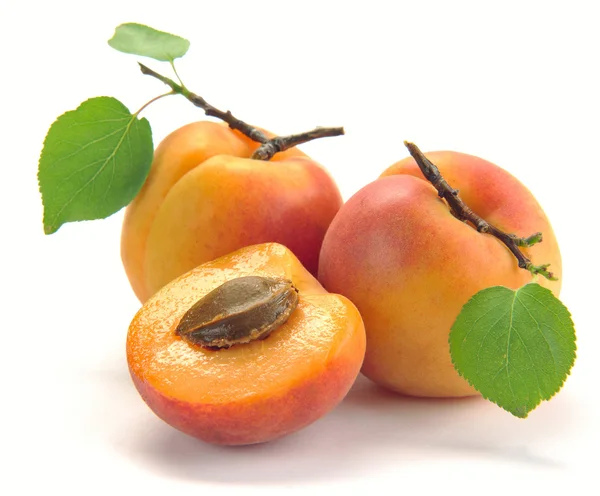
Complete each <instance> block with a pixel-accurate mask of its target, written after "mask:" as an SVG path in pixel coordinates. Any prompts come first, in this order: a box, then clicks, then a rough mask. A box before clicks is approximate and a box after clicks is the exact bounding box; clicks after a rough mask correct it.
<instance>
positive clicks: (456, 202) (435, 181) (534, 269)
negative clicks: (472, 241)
mask: <svg viewBox="0 0 600 496" xmlns="http://www.w3.org/2000/svg"><path fill="white" fill-rule="evenodd" d="M404 145H405V146H406V148H408V151H409V152H410V154H411V156H412V157H413V158H414V159H415V162H417V165H418V166H419V169H421V172H422V173H423V175H424V176H425V178H426V179H427V180H428V181H429V182H430V183H431V184H432V185H433V187H434V188H435V189H436V190H437V192H438V196H439V197H440V198H443V199H444V200H446V202H447V203H448V205H449V206H450V210H451V211H452V214H453V215H454V216H455V217H456V218H457V219H459V220H461V221H463V222H464V221H468V222H470V223H471V224H473V225H474V226H475V229H477V231H478V232H480V233H487V234H491V235H492V236H494V237H495V238H497V239H499V240H500V241H501V242H502V243H504V244H505V245H506V247H507V248H508V249H509V250H510V251H511V253H512V254H513V255H514V256H515V258H516V259H517V261H518V262H519V267H520V268H521V269H525V270H528V271H529V272H531V273H532V274H534V275H535V274H540V275H542V276H544V277H545V278H546V279H549V280H551V281H556V280H557V278H556V277H554V274H553V273H552V272H550V271H548V270H547V269H548V267H549V265H550V264H543V265H534V264H533V263H532V262H531V260H529V258H527V257H526V256H525V255H524V254H523V252H521V250H519V247H530V246H533V245H534V244H536V243H540V242H541V241H542V233H541V232H537V233H534V234H532V235H531V236H528V237H526V238H521V237H519V236H517V235H516V234H508V233H505V232H504V231H502V230H500V229H498V228H497V227H496V226H493V225H492V224H490V223H489V222H487V221H485V220H484V219H482V218H481V217H479V215H477V214H476V213H475V212H473V210H471V209H470V208H469V207H468V206H467V204H466V203H465V202H464V201H462V199H461V198H460V197H459V196H458V190H457V189H454V188H452V186H450V185H449V184H448V182H447V181H446V180H445V179H444V178H443V177H442V174H441V173H440V171H439V169H438V168H437V167H436V166H435V164H433V163H432V162H431V161H430V160H429V159H428V158H427V157H425V155H424V154H423V152H422V151H421V150H420V149H419V147H418V146H417V145H415V144H414V143H409V142H408V141H405V142H404Z"/></svg>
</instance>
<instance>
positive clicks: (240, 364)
mask: <svg viewBox="0 0 600 496" xmlns="http://www.w3.org/2000/svg"><path fill="white" fill-rule="evenodd" d="M250 275H255V276H263V277H275V278H285V279H288V280H290V281H292V283H293V285H294V287H295V288H296V289H297V290H298V304H297V307H296V308H295V310H294V311H293V312H292V313H291V315H290V316H289V318H288V320H287V321H286V322H285V323H284V324H282V325H281V326H279V327H278V328H277V329H275V330H274V331H273V332H271V334H270V335H269V336H268V337H267V338H266V339H262V340H254V341H252V342H250V343H246V344H239V345H234V346H232V347H230V348H224V349H219V350H214V349H208V348H204V347H202V346H199V345H196V344H193V343H190V342H189V341H186V340H185V339H183V338H182V337H181V336H179V335H177V333H176V332H175V330H176V328H177V326H178V323H179V322H180V320H181V318H182V316H183V315H184V314H185V313H186V311H187V310H188V309H190V307H192V306H193V305H194V304H195V303H196V302H197V301H198V300H199V299H200V298H202V297H203V296H205V295H206V294H208V293H209V292H211V291H212V290H214V289H215V288H217V287H219V286H220V285H222V284H223V283H225V282H227V281H231V280H233V279H235V278H239V277H243V276H250ZM364 353H365V332H364V326H363V323H362V319H361V317H360V314H359V313H358V310H357V309H356V307H355V306H354V305H353V304H352V303H351V302H350V301H349V300H348V299H346V298H345V297H343V296H340V295H336V294H330V293H328V292H326V291H325V290H324V289H323V287H322V286H321V285H320V284H319V283H318V281H317V280H316V279H315V278H314V277H313V276H312V275H311V274H310V273H309V272H308V271H307V270H306V269H305V268H304V267H303V266H302V265H301V264H300V262H299V261H298V259H297V258H296V257H295V256H294V255H293V254H292V253H291V251H290V250H288V249H287V248H285V247H284V246H282V245H279V244H275V243H267V244H262V245H255V246H251V247H247V248H243V249H241V250H239V251H237V252H234V253H232V254H230V255H227V256H225V257H221V258H219V259H216V260H214V261H212V262H209V263H206V264H203V265H201V266H199V267H197V268H195V269H193V270H192V271H190V272H188V273H186V274H184V275H182V276H180V277H179V278H177V279H175V280H174V281H173V282H171V283H170V284H168V285H167V286H165V287H164V288H163V289H161V290H160V291H159V292H158V293H157V294H155V295H154V296H153V297H152V298H151V299H150V300H148V301H147V302H146V303H145V304H144V306H143V307H142V308H141V309H140V311H139V312H138V313H137V315H136V316H135V318H134V319H133V321H132V323H131V325H130V328H129V334H128V338H127V360H128V364H129V369H130V372H131V376H132V378H133V382H134V384H135V386H136V387H137V389H138V391H139V392H140V394H141V396H142V398H143V399H144V400H145V401H146V403H147V404H148V406H149V407H150V408H151V409H152V410H153V411H154V412H155V413H156V414H157V415H158V416H159V417H160V418H162V419H163V420H164V421H166V422H167V423H168V424H170V425H172V426H173V427H175V428H177V429H179V430H181V431H183V432H185V433H187V434H189V435H192V436H195V437H197V438H199V439H202V440H204V441H207V442H211V443H217V444H252V443H259V442H264V441H269V440H272V439H275V438H278V437H281V436H283V435H286V434H289V433H291V432H294V431H297V430H298V429H301V428H302V427H305V426H306V425H308V424H310V423H312V422H314V421H315V420H317V419H318V418H320V417H321V416H323V415H325V414H326V413H327V412H329V411H330V410H331V409H333V408H334V407H335V406H336V405H337V404H338V403H339V402H340V401H341V400H342V399H343V398H344V396H345V395H346V393H347V392H348V390H349V389H350V387H351V385H352V384H353V382H354V380H355V379H356V376H357V375H358V373H359V371H360V367H361V365H362V362H363V358H364Z"/></svg>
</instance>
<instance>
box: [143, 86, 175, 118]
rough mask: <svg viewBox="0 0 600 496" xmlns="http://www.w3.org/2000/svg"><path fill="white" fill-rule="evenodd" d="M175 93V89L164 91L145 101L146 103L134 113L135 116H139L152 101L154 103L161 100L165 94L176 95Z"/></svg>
mask: <svg viewBox="0 0 600 496" xmlns="http://www.w3.org/2000/svg"><path fill="white" fill-rule="evenodd" d="M174 94H175V93H174V92H173V91H168V92H167V93H163V94H162V95H158V96H155V97H154V98H153V99H152V100H148V101H147V102H146V103H144V105H142V106H141V107H140V108H139V110H138V111H137V112H136V113H134V114H133V116H134V117H137V116H138V115H139V114H140V112H142V110H144V109H145V108H146V107H147V106H148V105H150V104H151V103H154V102H155V101H157V100H160V99H161V98H163V97H165V96H169V95H174Z"/></svg>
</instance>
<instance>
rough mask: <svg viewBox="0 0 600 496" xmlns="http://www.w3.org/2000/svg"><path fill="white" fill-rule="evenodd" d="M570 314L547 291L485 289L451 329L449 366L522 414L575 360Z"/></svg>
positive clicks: (550, 391) (551, 390)
mask: <svg viewBox="0 0 600 496" xmlns="http://www.w3.org/2000/svg"><path fill="white" fill-rule="evenodd" d="M575 350H576V346H575V329H574V326H573V322H572V320H571V314H570V313H569V311H568V310H567V308H566V307H565V306H564V305H563V304H562V303H561V301H560V300H558V299H557V298H556V297H555V296H554V295H553V294H552V292H551V291H550V290H548V289H545V288H543V287H542V286H540V285H539V284H535V283H532V284H527V285H525V286H523V287H522V288H520V289H517V290H516V291H514V290H512V289H508V288H505V287H502V286H494V287H492V288H488V289H484V290H483V291H480V292H479V293H477V294H476V295H475V296H473V297H472V298H471V299H470V300H469V301H468V302H467V303H466V305H465V306H464V307H463V309H462V311H461V313H460V314H459V316H458V318H457V319H456V321H455V322H454V325H453V326H452V330H451V332H450V353H451V355H452V361H453V363H454V367H455V368H456V370H457V371H458V372H459V374H460V375H462V376H463V377H464V378H465V379H467V381H468V382H469V383H470V384H471V385H472V386H473V387H474V388H475V389H477V390H478V391H479V392H480V393H481V394H482V395H483V397H484V398H487V399H489V400H490V401H493V402H494V403H496V404H498V405H499V406H501V407H502V408H504V409H505V410H507V411H509V412H510V413H512V414H513V415H515V416H517V417H521V418H525V417H527V415H528V413H529V412H530V411H531V410H533V409H534V408H535V407H536V406H537V405H539V403H540V402H541V401H542V400H549V399H550V398H551V397H552V396H554V395H555V394H556V393H557V392H558V391H559V390H560V388H561V387H562V385H563V383H564V382H565V380H566V378H567V375H569V372H570V370H571V367H572V366H573V363H574V361H575Z"/></svg>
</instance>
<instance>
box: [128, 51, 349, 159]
mask: <svg viewBox="0 0 600 496" xmlns="http://www.w3.org/2000/svg"><path fill="white" fill-rule="evenodd" d="M138 64H139V65H140V69H141V71H142V74H145V75H147V76H152V77H154V78H156V79H158V80H159V81H162V82H163V83H164V84H166V85H167V86H169V87H170V88H171V90H172V91H173V93H177V94H179V95H182V96H184V97H185V98H187V99H188V100H189V101H190V102H191V103H192V104H194V105H195V106H196V107H199V108H201V109H202V110H204V113H205V114H206V115H208V116H210V117H216V118H218V119H221V120H222V121H224V122H226V123H227V124H228V125H229V127H230V128H231V129H236V130H238V131H239V132H241V133H242V134H244V135H245V136H247V137H248V138H250V139H251V140H252V141H256V142H257V143H260V144H261V146H259V147H258V148H257V149H256V151H255V152H254V153H253V154H252V157H251V158H253V159H256V160H270V159H271V158H273V156H274V155H275V154H276V153H279V152H282V151H284V150H287V149H288V148H292V147H294V146H296V145H300V144H302V143H306V142H308V141H312V140H314V139H318V138H325V137H328V136H340V135H342V134H344V128H342V127H330V128H328V127H317V128H315V129H313V130H312V131H308V132H306V133H300V134H292V135H289V136H276V137H274V138H269V137H268V136H267V135H266V134H265V133H263V132H262V131H261V130H260V129H258V128H256V127H254V126H251V125H250V124H247V123H246V122H244V121H242V120H240V119H238V118H236V117H234V116H233V114H232V113H231V111H229V110H227V111H226V112H224V111H222V110H219V109H218V108H216V107H213V106H212V105H211V104H210V103H208V102H207V101H206V100H205V99H204V98H202V97H201V96H200V95H197V94H196V93H193V92H191V91H190V90H188V89H187V88H186V87H185V86H184V85H183V84H177V83H176V82H175V81H173V80H172V79H170V78H168V77H166V76H163V75H162V74H159V73H158V72H156V71H153V70H152V69H150V68H149V67H147V66H145V65H144V64H142V63H140V62H138Z"/></svg>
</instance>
